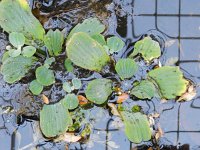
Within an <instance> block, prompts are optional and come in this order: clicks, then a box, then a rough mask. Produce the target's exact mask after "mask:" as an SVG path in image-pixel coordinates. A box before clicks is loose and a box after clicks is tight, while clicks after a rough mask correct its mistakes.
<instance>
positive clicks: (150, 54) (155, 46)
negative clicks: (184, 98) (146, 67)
mask: <svg viewBox="0 0 200 150" xmlns="http://www.w3.org/2000/svg"><path fill="white" fill-rule="evenodd" d="M138 54H141V55H142V57H143V58H144V60H146V61H151V60H153V59H155V58H158V57H160V55H161V50H160V45H159V43H158V42H157V41H154V40H152V39H151V37H145V38H144V39H142V40H140V41H137V42H136V43H135V45H134V50H133V53H132V54H131V55H130V57H134V56H136V55H138Z"/></svg>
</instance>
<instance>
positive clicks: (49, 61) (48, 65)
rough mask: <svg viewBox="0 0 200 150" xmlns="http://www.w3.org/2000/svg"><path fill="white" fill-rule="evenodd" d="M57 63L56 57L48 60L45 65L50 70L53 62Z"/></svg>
mask: <svg viewBox="0 0 200 150" xmlns="http://www.w3.org/2000/svg"><path fill="white" fill-rule="evenodd" d="M55 61H56V60H55V58H54V57H50V58H47V59H46V60H45V61H44V65H45V66H46V67H47V68H49V67H50V65H51V64H52V63H53V62H55Z"/></svg>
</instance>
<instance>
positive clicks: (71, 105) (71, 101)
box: [61, 94, 79, 110]
mask: <svg viewBox="0 0 200 150" xmlns="http://www.w3.org/2000/svg"><path fill="white" fill-rule="evenodd" d="M61 103H62V104H63V105H64V106H65V107H66V108H67V109H69V110H72V109H75V108H76V107H78V104H79V101H78V98H77V96H76V95H75V94H67V95H66V96H65V97H64V98H63V99H62V100H61Z"/></svg>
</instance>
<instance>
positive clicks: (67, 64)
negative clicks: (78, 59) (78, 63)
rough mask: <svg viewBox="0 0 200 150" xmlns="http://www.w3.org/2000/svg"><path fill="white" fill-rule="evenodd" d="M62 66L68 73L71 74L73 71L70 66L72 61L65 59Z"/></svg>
mask: <svg viewBox="0 0 200 150" xmlns="http://www.w3.org/2000/svg"><path fill="white" fill-rule="evenodd" d="M64 66H65V69H66V70H67V71H68V72H73V70H74V67H73V65H72V61H71V60H70V59H68V58H67V59H65V62H64Z"/></svg>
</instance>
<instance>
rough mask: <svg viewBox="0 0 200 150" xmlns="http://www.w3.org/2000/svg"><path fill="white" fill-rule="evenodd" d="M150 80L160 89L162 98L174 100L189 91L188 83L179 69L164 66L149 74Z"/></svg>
mask: <svg viewBox="0 0 200 150" xmlns="http://www.w3.org/2000/svg"><path fill="white" fill-rule="evenodd" d="M148 78H149V79H150V80H151V81H153V83H154V84H155V85H156V86H157V87H158V88H159V91H160V94H161V97H162V98H166V99H173V98H176V97H177V96H181V95H182V94H183V93H185V92H186V90H187V85H188V81H187V80H186V79H184V77H183V73H182V72H181V71H180V69H179V67H173V66H164V67H160V68H157V69H154V70H152V71H150V72H149V73H148Z"/></svg>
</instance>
